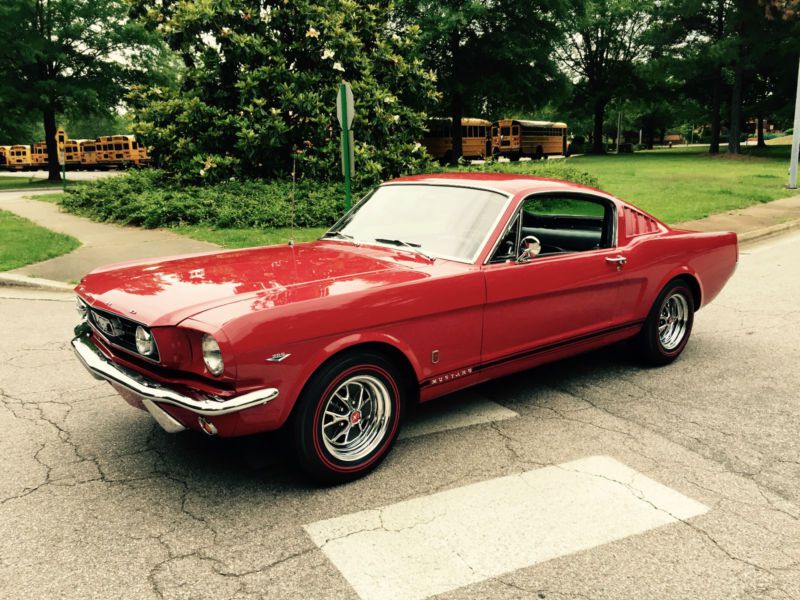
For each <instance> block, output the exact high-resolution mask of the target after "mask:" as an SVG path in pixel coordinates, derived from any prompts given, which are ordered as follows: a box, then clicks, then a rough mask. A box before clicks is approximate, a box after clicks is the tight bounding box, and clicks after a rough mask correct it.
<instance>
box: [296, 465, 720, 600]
mask: <svg viewBox="0 0 800 600" xmlns="http://www.w3.org/2000/svg"><path fill="white" fill-rule="evenodd" d="M707 511H708V507H706V506H705V505H703V504H700V503H699V502H696V501H694V500H692V499H691V498H687V497H686V496H684V495H682V494H680V493H678V492H677V491H675V490H673V489H670V488H668V487H666V486H664V485H662V484H660V483H658V482H656V481H653V480H652V479H650V478H648V477H645V476H644V475H642V474H641V473H638V472H636V471H634V470H633V469H631V468H629V467H627V466H625V465H624V464H622V463H620V462H618V461H616V460H614V459H613V458H610V457H607V456H591V457H587V458H582V459H580V460H576V461H573V462H568V463H564V464H561V465H555V466H551V467H545V468H542V469H536V470H533V471H528V472H526V473H521V474H519V475H511V476H507V477H499V478H497V479H490V480H488V481H483V482H480V483H475V484H472V485H467V486H464V487H460V488H456V489H452V490H447V491H444V492H439V493H436V494H432V495H430V496H422V497H419V498H414V499H412V500H406V501H403V502H398V503H396V504H391V505H389V506H385V507H383V508H381V509H374V510H365V511H362V512H357V513H352V514H349V515H344V516H341V517H336V518H333V519H328V520H325V521H317V522H316V523H310V524H308V525H305V526H304V527H305V530H306V532H307V533H308V534H309V535H310V536H311V538H312V539H313V540H314V542H315V543H316V544H317V545H318V546H319V547H320V548H321V549H322V551H323V552H324V553H325V555H326V556H327V557H328V559H330V561H331V562H332V563H333V564H334V565H335V566H336V567H337V568H338V569H339V571H341V573H342V574H343V575H344V577H345V578H346V579H347V580H348V582H349V583H350V585H351V586H352V587H353V589H354V590H355V591H356V592H357V593H358V595H359V596H360V597H361V598H363V599H364V600H379V599H380V600H395V599H397V600H401V599H402V600H420V599H422V598H427V597H428V596H432V595H434V594H440V593H443V592H446V591H449V590H453V589H456V588H459V587H462V586H465V585H469V584H473V583H477V582H479V581H483V580H485V579H489V578H491V577H497V576H499V575H502V574H504V573H508V572H510V571H513V570H516V569H520V568H523V567H528V566H531V565H535V564H537V563H541V562H544V561H546V560H550V559H553V558H556V557H559V556H564V555H567V554H572V553H575V552H580V551H582V550H587V549H590V548H594V547H595V546H599V545H601V544H606V543H609V542H613V541H615V540H620V539H623V538H626V537H628V536H631V535H635V534H638V533H642V532H645V531H648V530H650V529H654V528H656V527H661V526H663V525H667V524H671V523H677V522H678V520H686V519H690V518H692V517H696V516H698V515H701V514H703V513H705V512H707Z"/></svg>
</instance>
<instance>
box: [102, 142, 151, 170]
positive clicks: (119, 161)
mask: <svg viewBox="0 0 800 600" xmlns="http://www.w3.org/2000/svg"><path fill="white" fill-rule="evenodd" d="M95 151H96V157H97V164H98V166H99V167H100V168H106V169H107V168H110V167H117V168H124V167H130V166H137V165H139V164H140V163H141V159H140V155H139V154H140V147H139V144H138V142H137V141H136V138H135V137H134V136H132V135H105V136H101V137H99V138H97V140H96V143H95Z"/></svg>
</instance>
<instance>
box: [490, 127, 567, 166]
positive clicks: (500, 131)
mask: <svg viewBox="0 0 800 600" xmlns="http://www.w3.org/2000/svg"><path fill="white" fill-rule="evenodd" d="M492 154H494V156H505V157H507V158H509V159H510V160H519V159H520V157H521V156H530V157H532V158H534V159H539V158H545V157H547V156H553V155H564V156H566V154H567V124H566V123H560V122H553V121H523V120H520V119H501V120H499V121H495V122H494V123H492Z"/></svg>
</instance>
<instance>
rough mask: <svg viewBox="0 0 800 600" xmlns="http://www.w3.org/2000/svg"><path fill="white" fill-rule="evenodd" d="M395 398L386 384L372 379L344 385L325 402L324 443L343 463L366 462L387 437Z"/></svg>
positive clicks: (357, 379)
mask: <svg viewBox="0 0 800 600" xmlns="http://www.w3.org/2000/svg"><path fill="white" fill-rule="evenodd" d="M391 411H392V398H391V394H390V393H389V389H388V387H387V386H386V384H385V383H383V381H381V380H380V379H378V378H377V377H374V376H372V375H354V376H352V377H349V378H347V379H346V380H345V381H343V382H342V383H340V384H339V385H338V386H337V387H336V389H335V390H334V391H333V393H332V394H331V395H330V396H329V397H328V398H327V400H325V406H324V408H323V412H322V423H321V425H320V427H321V429H322V442H323V444H324V445H325V449H326V450H327V451H328V452H330V454H331V455H332V456H333V457H334V458H336V459H338V460H341V461H344V462H353V461H358V460H361V459H363V458H364V457H365V456H368V455H369V454H370V453H371V452H372V451H374V450H375V449H376V448H377V447H378V446H380V445H381V443H382V442H383V441H384V438H385V437H386V430H387V429H388V427H389V421H390V417H391Z"/></svg>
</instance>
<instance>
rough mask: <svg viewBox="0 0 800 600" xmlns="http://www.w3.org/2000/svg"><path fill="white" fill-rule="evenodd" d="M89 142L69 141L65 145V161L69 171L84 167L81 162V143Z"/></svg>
mask: <svg viewBox="0 0 800 600" xmlns="http://www.w3.org/2000/svg"><path fill="white" fill-rule="evenodd" d="M87 141H88V140H67V141H66V143H65V144H64V159H65V160H66V167H67V169H72V170H77V169H80V168H81V167H82V166H83V163H82V161H81V143H83V142H87Z"/></svg>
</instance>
